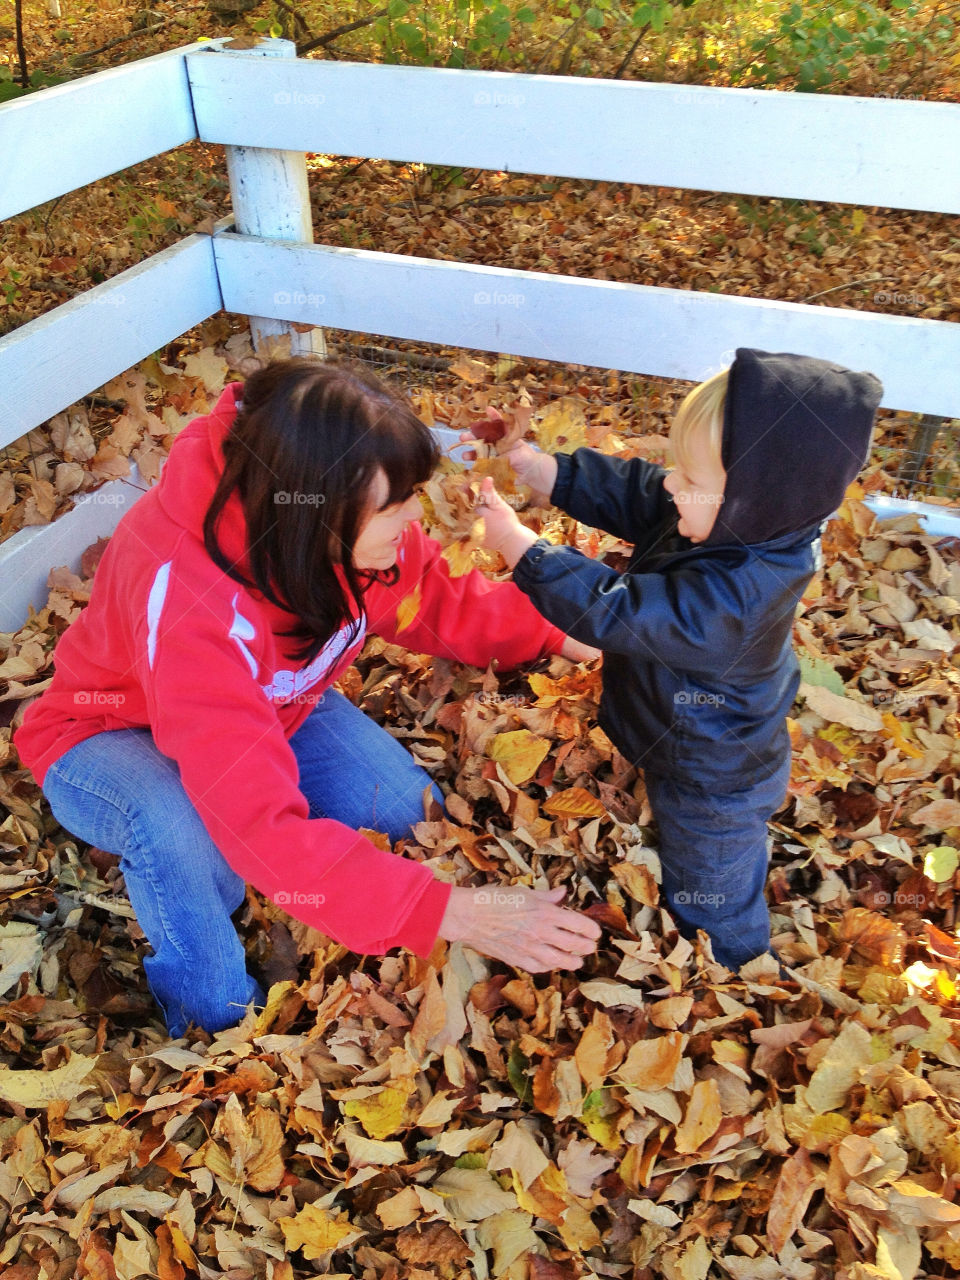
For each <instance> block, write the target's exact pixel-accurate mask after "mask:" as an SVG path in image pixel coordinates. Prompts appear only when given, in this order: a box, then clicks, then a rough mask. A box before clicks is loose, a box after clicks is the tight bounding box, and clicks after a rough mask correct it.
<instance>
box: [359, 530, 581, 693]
mask: <svg viewBox="0 0 960 1280" xmlns="http://www.w3.org/2000/svg"><path fill="white" fill-rule="evenodd" d="M397 563H398V566H399V568H400V577H399V579H398V581H397V582H396V583H395V584H394V585H393V586H392V587H387V586H384V585H383V584H382V583H374V585H373V586H371V587H370V588H369V590H368V591H367V592H366V593H365V594H364V597H363V606H364V609H365V611H366V614H367V625H368V627H369V629H370V630H371V631H374V632H376V633H377V634H378V635H381V636H383V638H384V639H385V640H390V641H394V642H396V643H399V644H402V645H404V646H405V647H406V648H407V649H411V650H413V652H414V653H430V654H433V655H434V656H435V657H438V658H456V659H457V660H458V661H460V662H469V663H471V664H472V665H473V666H477V667H485V666H486V665H487V663H488V662H490V660H491V659H492V658H496V659H497V660H498V662H499V664H500V666H501V667H504V668H509V667H518V666H520V665H521V664H522V663H525V662H533V661H534V660H535V659H536V658H540V657H542V656H544V655H545V654H548V653H559V652H560V646H561V645H562V644H563V640H564V634H563V632H562V631H560V630H558V629H557V628H556V627H554V626H552V625H551V623H549V622H548V621H547V620H546V618H544V617H543V615H542V614H540V613H538V612H537V610H536V609H535V608H534V606H533V605H532V604H531V603H530V601H529V600H528V599H527V598H526V596H525V595H524V594H523V593H522V592H521V591H520V590H519V589H518V588H517V587H516V586H515V585H514V583H512V582H491V581H490V579H489V578H485V577H484V576H483V574H482V573H480V571H479V570H477V569H472V570H471V571H470V572H469V573H466V574H464V575H463V576H462V577H459V578H453V577H451V576H450V570H449V567H448V565H447V562H446V560H445V559H444V558H443V548H442V547H441V546H440V544H439V542H437V541H436V539H434V538H429V537H427V535H426V534H425V533H424V531H423V529H422V527H421V526H420V525H419V524H413V525H411V526H410V527H409V528H408V530H407V532H406V534H405V535H404V538H403V541H402V542H401V544H400V553H399V555H398V559H397Z"/></svg>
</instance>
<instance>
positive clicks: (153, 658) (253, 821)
mask: <svg viewBox="0 0 960 1280" xmlns="http://www.w3.org/2000/svg"><path fill="white" fill-rule="evenodd" d="M214 596H215V593H214V592H208V593H206V594H205V595H203V596H201V595H200V593H199V592H196V591H194V590H192V589H191V588H190V586H189V584H188V583H187V582H185V581H183V579H182V578H179V577H178V576H177V574H176V571H175V569H174V571H173V572H171V573H170V577H169V581H168V584H167V590H166V595H165V599H164V601H163V603H162V614H161V616H160V618H159V622H157V621H156V620H155V621H154V623H153V627H152V631H151V635H150V636H149V637H148V638H147V640H146V644H145V649H146V653H147V654H148V657H145V658H144V659H143V661H144V664H145V666H148V667H149V671H148V673H147V678H146V679H145V681H144V685H145V688H146V690H147V697H148V701H149V703H150V714H151V724H152V728H153V734H154V739H155V741H156V744H157V746H158V748H159V749H160V751H161V752H163V754H164V755H166V756H169V757H170V758H171V759H172V760H174V761H176V763H177V765H178V766H179V769H180V776H181V779H182V782H183V785H184V788H185V789H186V792H187V795H188V796H189V797H190V800H191V802H192V803H193V804H194V806H195V807H196V809H197V811H198V813H199V814H200V817H201V819H202V821H203V824H204V826H205V827H206V829H207V831H208V833H209V834H210V837H211V839H212V840H213V842H214V843H215V844H216V846H217V848H218V849H219V850H220V852H221V853H222V854H223V856H224V858H225V859H226V860H227V862H228V863H229V865H230V866H231V867H232V868H233V870H234V871H236V872H237V873H238V874H239V875H241V876H243V878H244V879H245V880H246V881H248V882H249V883H250V884H252V885H253V886H254V888H256V889H258V890H259V891H260V892H261V893H263V894H264V895H265V896H266V897H268V898H270V899H271V900H272V901H274V902H276V903H277V904H278V905H279V906H282V907H284V909H285V910H287V911H288V912H289V914H291V915H293V916H295V917H297V918H298V919H300V920H303V921H304V922H305V923H307V924H309V925H312V926H313V927H314V928H316V929H319V930H321V931H322V932H323V933H326V934H328V935H329V936H330V937H332V938H335V939H336V940H337V941H338V942H341V943H343V944H344V945H345V946H348V947H350V948H351V950H353V951H358V952H361V953H365V954H382V953H383V952H385V951H387V950H389V949H390V948H391V947H395V946H404V947H407V948H409V949H410V950H411V951H414V952H416V953H417V954H418V955H420V956H426V955H428V954H429V953H430V950H431V948H432V946H433V943H434V942H435V940H436V937H437V934H438V930H439V927H440V921H441V918H442V916H443V913H444V910H445V908H446V904H447V899H448V897H449V894H450V886H449V885H448V884H445V883H443V882H442V881H439V880H437V879H436V878H435V877H434V876H433V875H432V873H431V872H430V870H429V869H428V868H427V867H424V866H423V865H421V864H420V863H418V862H414V861H412V860H409V859H406V858H403V857H400V856H397V855H395V854H391V853H387V852H384V851H383V850H380V849H377V848H376V847H375V846H374V845H373V844H372V843H371V842H370V841H368V840H366V839H365V838H364V837H363V836H361V835H359V833H358V832H356V831H354V830H353V829H352V828H350V827H348V826H345V825H344V824H343V823H340V822H336V821H334V820H332V819H327V818H311V817H310V816H309V808H308V804H307V801H306V798H305V797H304V795H303V794H302V792H301V791H300V789H299V787H298V785H297V780H298V769H297V762H296V757H295V755H294V753H293V749H292V748H291V746H290V744H289V742H288V741H287V739H286V736H285V734H284V731H283V726H282V724H281V722H280V720H279V718H278V716H277V713H276V711H275V710H274V707H273V705H272V704H271V703H270V701H269V700H268V699H267V697H266V695H265V694H264V692H263V690H262V689H261V688H260V686H259V684H258V683H257V680H256V673H255V671H254V670H253V669H252V668H253V667H255V665H256V662H255V659H253V657H252V655H250V653H249V651H248V650H246V648H245V646H244V645H242V644H239V643H237V641H236V640H234V639H231V637H230V627H231V618H230V616H227V615H228V614H229V613H230V612H231V611H230V607H229V605H227V604H225V602H224V600H223V598H222V597H221V598H219V599H215V598H214Z"/></svg>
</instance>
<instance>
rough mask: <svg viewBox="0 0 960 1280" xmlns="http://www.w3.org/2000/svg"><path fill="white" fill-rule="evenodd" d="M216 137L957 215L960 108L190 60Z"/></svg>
mask: <svg viewBox="0 0 960 1280" xmlns="http://www.w3.org/2000/svg"><path fill="white" fill-rule="evenodd" d="M187 67H188V73H189V77H190V86H191V92H192V94H193V102H194V110H195V113H196V120H197V127H198V130H199V134H200V137H201V138H202V139H203V140H204V141H207V142H217V143H226V144H231V145H242V146H255V147H273V148H284V149H294V150H299V151H319V152H323V153H325V154H336V155H349V156H377V157H381V158H383V159H389V160H407V161H420V162H422V163H425V164H443V165H459V166H464V167H470V168H478V169H495V170H506V171H510V172H521V173H535V174H550V175H553V176H556V177H570V178H588V179H597V180H605V181H616V182H637V183H644V184H646V185H654V186H668V187H683V188H695V189H700V190H705V191H730V192H738V193H741V194H748V195H760V196H781V197H787V198H794V199H804V200H829V201H837V202H840V203H850V204H861V205H881V206H889V207H893V208H901V209H924V210H932V211H934V212H939V213H960V165H958V163H957V156H960V105H958V104H954V103H931V102H910V101H902V100H891V99H882V98H857V97H841V96H837V95H830V94H802V93H778V92H775V91H771V90H764V89H757V90H754V89H715V88H709V87H702V86H694V85H670V84H647V83H644V82H640V81H621V80H590V79H584V78H581V77H573V76H539V75H520V74H517V75H513V74H508V73H504V72H492V71H448V70H444V69H440V68H433V67H395V66H382V65H368V64H362V63H345V62H312V61H309V60H305V59H296V60H295V59H277V60H273V59H270V60H266V61H265V60H263V59H261V58H257V57H253V56H250V55H244V54H242V53H237V54H232V53H231V55H230V56H229V57H223V56H222V55H220V54H215V53H213V52H210V51H201V52H197V53H191V54H188V56H187Z"/></svg>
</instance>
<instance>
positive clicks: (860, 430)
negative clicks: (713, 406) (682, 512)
mask: <svg viewBox="0 0 960 1280" xmlns="http://www.w3.org/2000/svg"><path fill="white" fill-rule="evenodd" d="M882 394H883V384H882V383H881V382H880V380H879V378H875V377H874V376H873V374H872V373H854V372H852V371H851V370H850V369H845V368H843V366H842V365H838V364H832V363H831V362H830V361H829V360H818V359H816V358H815V357H814V356H798V355H792V354H790V353H787V352H777V353H774V352H769V351H755V350H753V349H752V348H749V347H739V348H738V349H737V353H736V359H735V360H734V362H733V364H732V365H731V366H730V373H729V385H728V388H727V396H726V403H725V407H724V418H723V443H722V452H721V460H722V462H723V466H724V468H725V470H726V473H727V480H726V486H725V488H724V501H723V505H722V506H721V508H720V511H719V513H718V515H717V521H716V524H715V525H714V527H713V529H712V530H711V532H710V536H709V537H708V538H706V539H705V540H704V542H703V543H702V544H701V545H703V546H719V545H722V544H729V543H731V542H736V543H747V544H756V543H760V542H772V541H774V540H775V539H778V538H782V537H784V536H785V535H787V534H790V533H796V532H799V531H800V530H803V529H808V528H809V527H810V526H811V525H816V524H819V523H820V522H821V521H823V520H825V519H826V518H827V516H829V515H831V514H832V513H833V512H834V511H836V509H837V507H838V506H839V505H840V503H841V502H842V501H843V495H844V493H845V491H846V488H847V486H848V485H849V484H850V482H851V481H852V480H854V479H855V478H856V476H857V474H858V473H859V471H860V469H861V468H862V466H863V464H864V463H865V462H866V460H867V458H868V456H869V452H870V435H871V432H872V430H873V420H874V416H875V414H876V411H877V407H878V405H879V404H880V397H881V395H882Z"/></svg>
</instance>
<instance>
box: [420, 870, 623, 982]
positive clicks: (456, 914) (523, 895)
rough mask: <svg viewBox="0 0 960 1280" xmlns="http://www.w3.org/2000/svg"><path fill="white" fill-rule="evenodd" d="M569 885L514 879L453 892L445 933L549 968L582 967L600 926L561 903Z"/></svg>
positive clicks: (538, 968)
mask: <svg viewBox="0 0 960 1280" xmlns="http://www.w3.org/2000/svg"><path fill="white" fill-rule="evenodd" d="M565 892H566V890H565V889H564V888H563V887H562V886H561V887H559V888H557V889H545V890H544V889H527V888H526V887H525V886H523V885H509V886H506V887H502V888H501V887H493V886H491V887H490V888H489V889H461V888H457V887H454V888H453V889H452V890H451V892H450V898H449V900H448V902H447V909H446V911H445V912H444V914H443V919H442V920H441V922H440V937H441V938H446V940H447V941H448V942H463V943H465V944H466V945H467V946H468V947H472V948H473V949H474V951H479V952H480V954H481V955H485V956H490V957H492V958H493V959H494V960H503V961H504V962H505V963H506V964H511V965H515V966H516V967H517V968H518V969H526V971H527V972H528V973H545V972H547V970H549V969H577V968H579V967H580V965H581V964H582V963H583V961H584V959H585V957H586V956H588V955H591V954H592V953H593V952H594V951H596V949H597V941H598V939H599V938H600V926H599V925H598V924H597V923H596V921H594V920H591V919H590V917H589V916H585V915H583V914H582V912H579V911H570V910H569V909H568V908H566V907H561V906H560V905H559V903H560V900H561V899H562V898H563V896H564V894H565Z"/></svg>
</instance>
